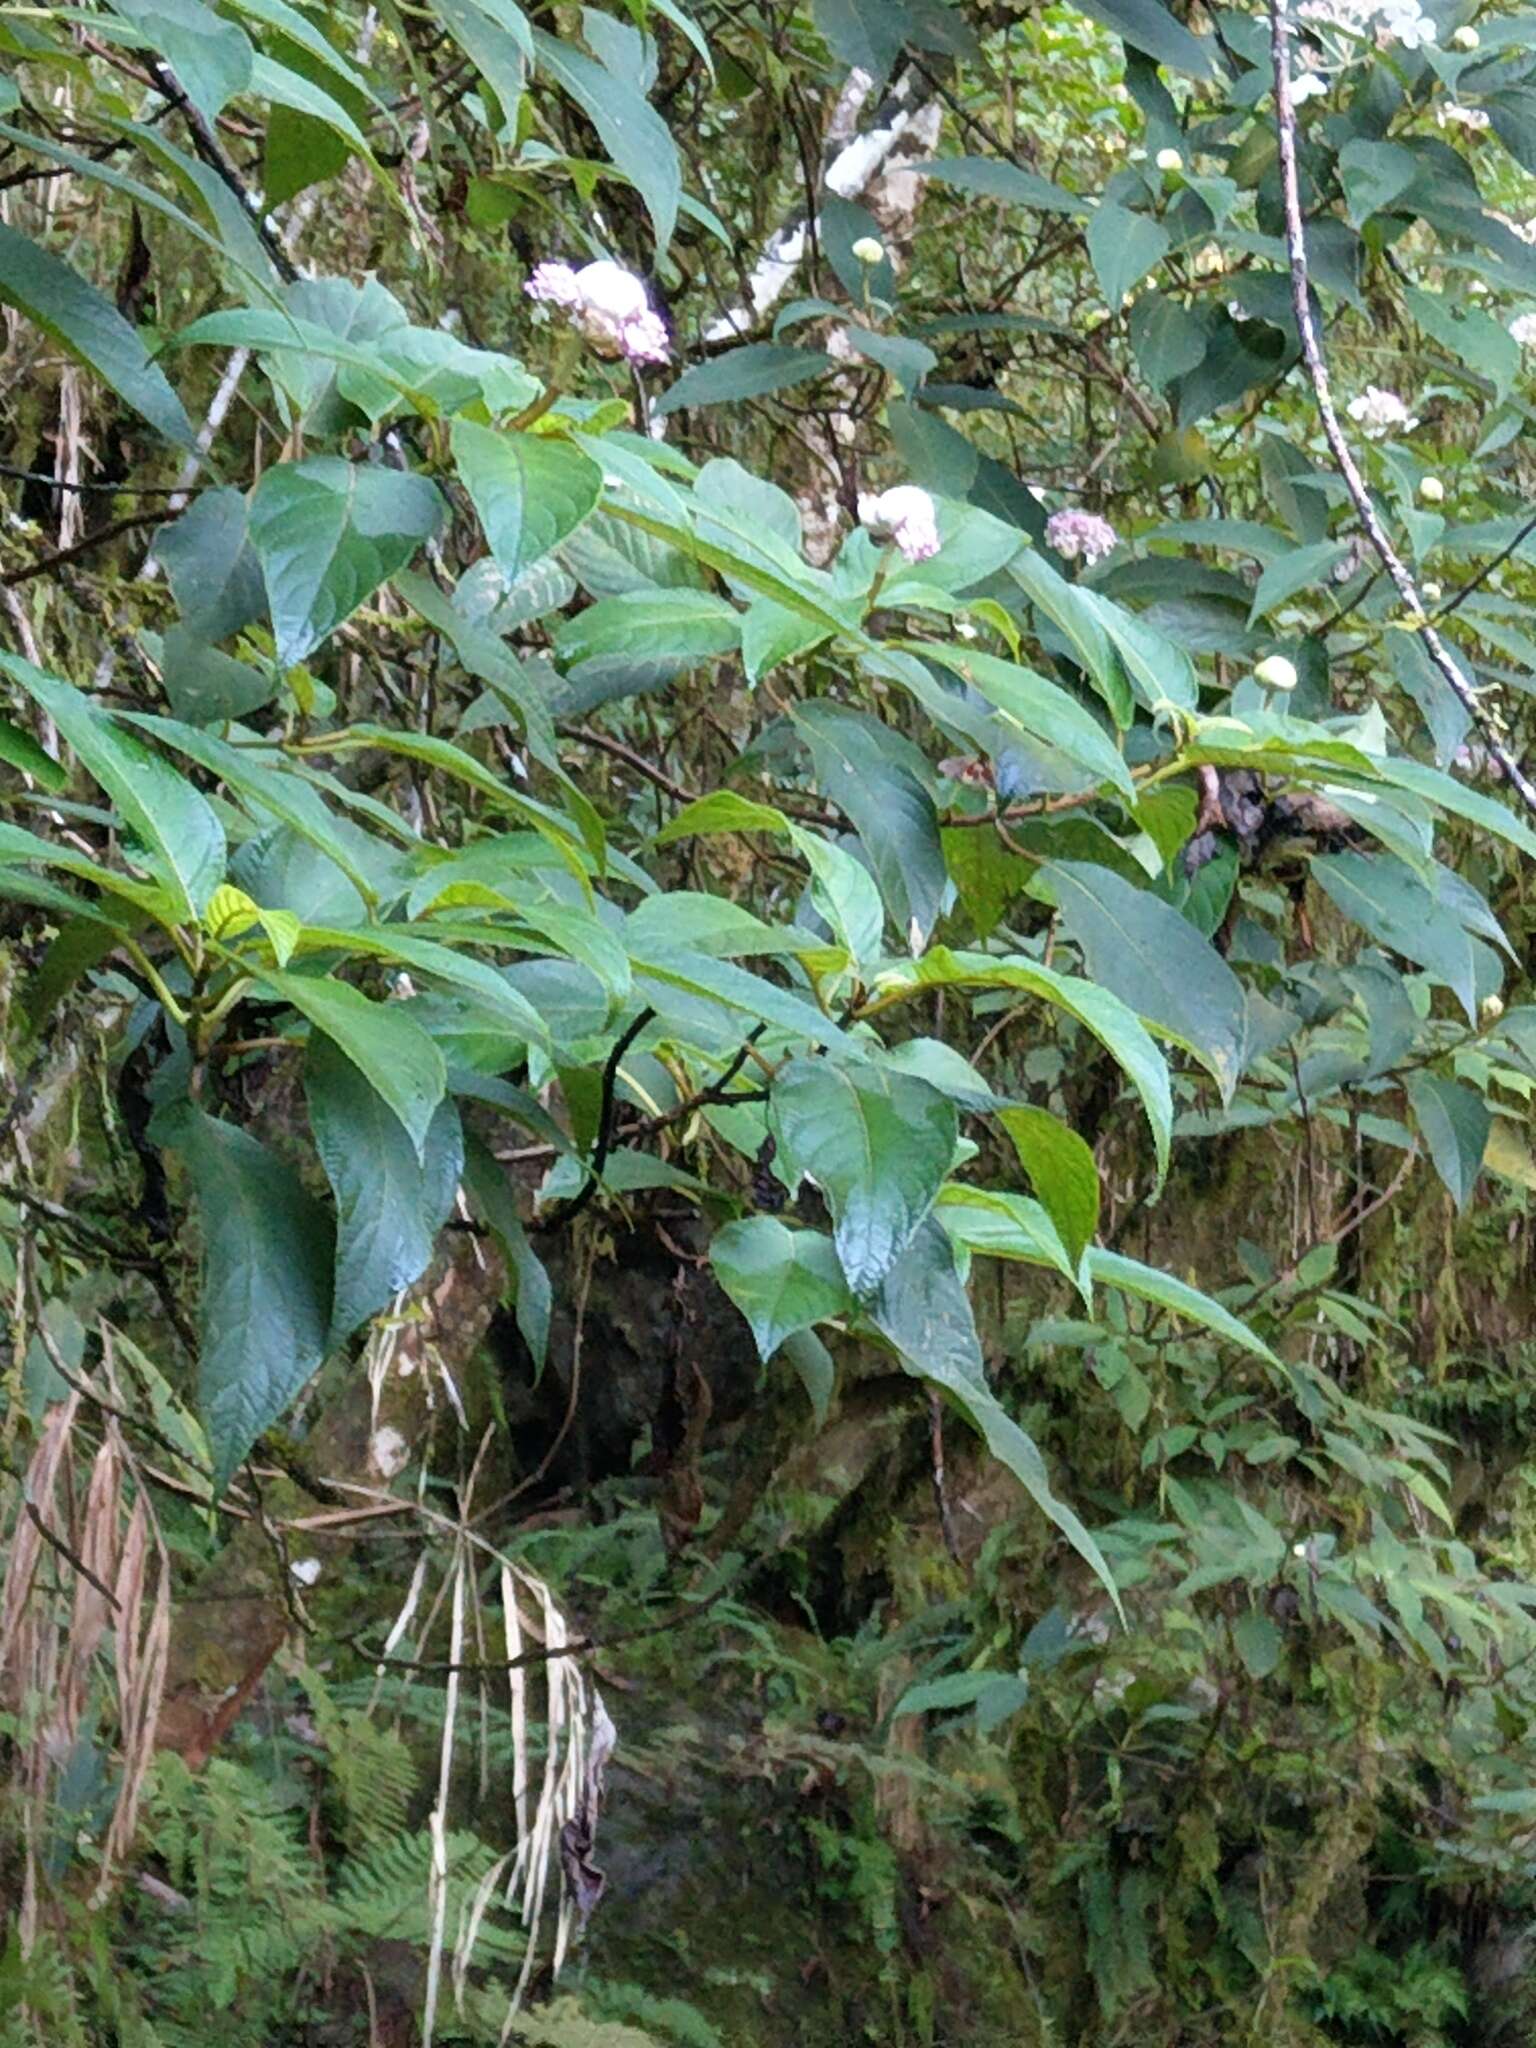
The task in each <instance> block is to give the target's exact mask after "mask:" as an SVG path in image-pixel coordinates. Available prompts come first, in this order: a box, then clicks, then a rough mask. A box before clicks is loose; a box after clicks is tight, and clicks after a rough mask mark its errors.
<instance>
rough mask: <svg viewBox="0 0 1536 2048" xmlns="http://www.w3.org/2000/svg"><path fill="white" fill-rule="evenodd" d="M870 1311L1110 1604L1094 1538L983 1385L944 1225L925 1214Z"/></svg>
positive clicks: (1110, 1580) (1114, 1595)
mask: <svg viewBox="0 0 1536 2048" xmlns="http://www.w3.org/2000/svg"><path fill="white" fill-rule="evenodd" d="M870 1318H871V1320H872V1321H873V1322H874V1324H875V1326H876V1328H877V1329H879V1330H880V1331H882V1332H883V1334H884V1335H885V1336H887V1337H888V1338H889V1339H890V1341H891V1342H892V1343H893V1344H894V1345H895V1346H896V1349H897V1350H898V1351H899V1352H900V1354H901V1357H902V1360H903V1362H904V1363H905V1365H906V1367H907V1369H908V1371H909V1372H912V1373H914V1374H915V1375H916V1376H917V1377H918V1378H919V1379H924V1380H927V1381H929V1382H930V1383H931V1384H932V1385H934V1386H937V1387H942V1388H943V1390H944V1392H945V1393H947V1394H948V1395H949V1396H950V1397H951V1399H952V1400H953V1401H954V1402H955V1403H956V1405H957V1406H958V1407H959V1409H960V1411H961V1413H962V1414H963V1415H964V1416H965V1417H966V1419H967V1420H968V1421H969V1422H970V1423H971V1424H972V1425H973V1427H974V1428H975V1429H976V1430H977V1431H978V1432H979V1434H980V1435H981V1437H982V1440H983V1441H984V1442H985V1444H986V1446H987V1449H988V1450H989V1451H990V1452H991V1453H992V1455H993V1457H994V1458H996V1459H997V1460H998V1462H999V1463H1000V1464H1002V1465H1006V1466H1007V1468H1008V1470H1009V1471H1010V1472H1011V1473H1012V1474H1013V1476H1014V1478H1015V1479H1017V1480H1018V1482H1019V1484H1020V1485H1021V1486H1022V1487H1023V1488H1024V1490H1025V1492H1026V1493H1028V1495H1029V1497H1030V1499H1031V1500H1033V1501H1034V1503H1035V1505H1036V1506H1037V1507H1038V1508H1040V1509H1041V1510H1042V1511H1043V1512H1044V1513H1045V1514H1046V1515H1048V1516H1049V1517H1050V1519H1051V1520H1052V1521H1053V1522H1054V1523H1055V1524H1056V1526H1057V1528H1058V1529H1060V1531H1061V1532H1062V1534H1063V1535H1064V1536H1065V1537H1066V1539H1067V1541H1068V1542H1069V1543H1070V1544H1071V1545H1072V1547H1073V1548H1074V1549H1075V1550H1076V1551H1077V1552H1078V1553H1079V1555H1080V1556H1081V1557H1083V1558H1084V1559H1085V1561H1086V1562H1087V1563H1088V1564H1089V1565H1090V1566H1091V1567H1092V1569H1093V1571H1094V1572H1095V1574H1096V1575H1097V1576H1098V1578H1099V1580H1100V1581H1101V1583H1102V1584H1103V1586H1104V1589H1105V1591H1106V1592H1107V1593H1108V1594H1109V1595H1110V1597H1111V1599H1113V1600H1114V1601H1115V1604H1116V1605H1117V1606H1118V1605H1119V1598H1120V1596H1119V1594H1118V1592H1117V1591H1116V1589H1115V1581H1114V1577H1113V1575H1112V1574H1111V1572H1110V1569H1109V1566H1108V1564H1107V1563H1106V1562H1105V1560H1104V1554H1103V1552H1102V1551H1101V1550H1100V1549H1099V1546H1098V1544H1097V1543H1096V1542H1095V1541H1094V1539H1093V1537H1092V1536H1091V1535H1090V1534H1089V1532H1088V1530H1087V1529H1086V1528H1085V1527H1084V1526H1083V1524H1082V1522H1081V1521H1080V1520H1079V1519H1078V1517H1077V1516H1076V1515H1075V1514H1074V1513H1073V1511H1072V1509H1071V1508H1069V1507H1068V1506H1067V1505H1066V1503H1065V1502H1064V1501H1061V1500H1059V1499H1058V1498H1057V1496H1056V1493H1055V1491H1054V1489H1053V1488H1052V1486H1051V1480H1050V1474H1049V1473H1048V1472H1047V1471H1046V1468H1045V1460H1044V1458H1042V1457H1041V1455H1040V1449H1039V1446H1038V1445H1037V1444H1036V1443H1035V1441H1034V1439H1033V1438H1032V1437H1031V1436H1029V1435H1028V1434H1027V1433H1026V1432H1025V1431H1024V1430H1022V1429H1021V1428H1020V1427H1019V1425H1018V1424H1017V1423H1016V1422H1015V1421H1014V1420H1013V1417H1012V1416H1011V1415H1009V1414H1008V1412H1007V1410H1006V1409H1005V1408H1004V1407H1003V1405H1002V1403H1001V1402H1000V1401H999V1400H998V1398H997V1396H996V1394H994V1393H993V1391H992V1389H991V1387H990V1386H988V1384H987V1376H986V1370H985V1367H984V1365H983V1363H982V1356H981V1343H980V1340H979V1339H978V1337H977V1335H976V1324H975V1320H974V1318H973V1316H972V1314H971V1304H970V1300H969V1298H968V1296H967V1294H966V1291H965V1286H964V1284H963V1282H962V1281H961V1279H960V1276H959V1274H958V1273H957V1272H956V1270H955V1256H954V1252H953V1251H952V1250H951V1248H950V1242H949V1239H948V1237H947V1236H946V1235H945V1233H944V1231H943V1229H942V1228H941V1227H940V1225H939V1224H938V1222H936V1221H935V1220H934V1219H933V1218H931V1217H930V1218H929V1219H928V1221H927V1222H925V1223H924V1224H923V1225H922V1226H921V1227H920V1229H919V1230H918V1231H917V1233H916V1235H915V1236H914V1238H913V1240H912V1242H911V1244H910V1245H909V1247H908V1249H907V1250H906V1252H905V1254H904V1256H903V1257H902V1258H901V1260H900V1261H899V1262H898V1263H897V1265H895V1266H894V1267H893V1268H892V1270H891V1271H890V1273H889V1274H888V1275H887V1276H886V1279H885V1282H884V1284H883V1285H882V1287H881V1289H880V1292H879V1294H878V1295H877V1297H876V1298H875V1300H874V1302H873V1303H872V1304H871V1307H870Z"/></svg>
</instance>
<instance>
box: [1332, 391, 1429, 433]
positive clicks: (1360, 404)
mask: <svg viewBox="0 0 1536 2048" xmlns="http://www.w3.org/2000/svg"><path fill="white" fill-rule="evenodd" d="M1349 416H1350V418H1351V419H1352V420H1353V421H1354V423H1355V425H1356V426H1357V427H1360V428H1362V429H1363V430H1364V432H1365V433H1367V434H1369V435H1370V437H1371V439H1372V440H1373V441H1374V440H1379V439H1380V438H1381V436H1382V435H1383V434H1391V433H1402V434H1409V433H1412V431H1413V429H1414V428H1415V427H1416V426H1417V425H1418V424H1419V422H1418V419H1417V417H1416V416H1415V415H1414V414H1413V413H1411V412H1409V410H1408V408H1407V406H1406V405H1404V403H1403V401H1402V400H1401V399H1400V398H1399V397H1398V395H1397V393H1396V392H1395V391H1383V390H1382V388H1381V386H1380V385H1379V384H1367V385H1366V387H1365V389H1364V390H1363V391H1362V392H1361V394H1360V396H1359V397H1358V398H1352V399H1351V400H1350V401H1349Z"/></svg>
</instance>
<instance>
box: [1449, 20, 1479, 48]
mask: <svg viewBox="0 0 1536 2048" xmlns="http://www.w3.org/2000/svg"><path fill="white" fill-rule="evenodd" d="M1482 40H1483V39H1482V37H1481V36H1480V35H1479V34H1478V32H1477V30H1476V29H1475V28H1473V27H1472V25H1471V24H1470V22H1469V23H1467V24H1466V26H1464V27H1462V28H1459V29H1457V31H1456V33H1455V34H1454V35H1453V36H1452V37H1451V48H1452V49H1453V50H1475V49H1476V48H1477V46H1478V44H1479V43H1480V42H1481V41H1482Z"/></svg>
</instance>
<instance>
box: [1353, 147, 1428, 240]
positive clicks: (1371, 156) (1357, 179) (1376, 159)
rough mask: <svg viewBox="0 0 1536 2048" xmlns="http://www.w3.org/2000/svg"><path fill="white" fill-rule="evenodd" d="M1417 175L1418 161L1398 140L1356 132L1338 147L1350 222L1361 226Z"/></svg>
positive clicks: (1388, 204) (1404, 188)
mask: <svg viewBox="0 0 1536 2048" xmlns="http://www.w3.org/2000/svg"><path fill="white" fill-rule="evenodd" d="M1417 176H1418V162H1417V159H1416V158H1415V156H1414V153H1413V151H1412V150H1411V149H1405V148H1404V146H1403V145H1402V143H1400V142H1370V141H1367V140H1366V138H1365V137H1364V136H1363V135H1357V136H1355V137H1354V139H1353V140H1352V141H1350V142H1346V143H1345V145H1344V147H1343V148H1342V149H1341V150H1340V151H1339V183H1340V184H1341V185H1342V186H1343V187H1344V199H1345V204H1346V206H1347V207H1348V210H1349V219H1350V225H1351V226H1352V227H1357V228H1358V227H1364V225H1365V223H1366V222H1367V221H1368V220H1369V219H1370V217H1371V215H1372V214H1373V213H1380V212H1382V211H1383V210H1384V209H1385V208H1386V207H1388V206H1390V205H1391V204H1392V201H1393V200H1394V199H1396V198H1397V197H1398V196H1399V194H1401V193H1403V192H1406V191H1407V189H1408V187H1409V186H1410V185H1411V184H1412V183H1413V181H1414V179H1415V178H1416V177H1417Z"/></svg>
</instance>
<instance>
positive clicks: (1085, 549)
mask: <svg viewBox="0 0 1536 2048" xmlns="http://www.w3.org/2000/svg"><path fill="white" fill-rule="evenodd" d="M1045 538H1046V540H1047V542H1048V543H1049V544H1050V546H1051V547H1053V548H1054V549H1055V550H1056V552H1057V554H1058V555H1060V556H1061V558H1062V560H1063V561H1067V562H1076V561H1078V560H1081V561H1083V562H1085V563H1087V564H1088V565H1089V566H1090V567H1091V566H1092V564H1093V563H1095V562H1097V561H1101V560H1102V559H1103V557H1104V556H1105V555H1112V554H1113V553H1114V551H1115V549H1116V548H1117V547H1118V546H1119V545H1120V536H1119V535H1118V534H1117V533H1116V532H1115V529H1114V528H1113V527H1112V526H1111V525H1110V523H1109V521H1108V520H1107V519H1101V518H1100V517H1099V515H1098V513H1097V512H1079V511H1078V510H1076V508H1075V507H1073V508H1069V509H1068V510H1066V511H1062V512H1053V513H1052V514H1051V516H1050V518H1049V519H1047V521H1046V522H1045Z"/></svg>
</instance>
